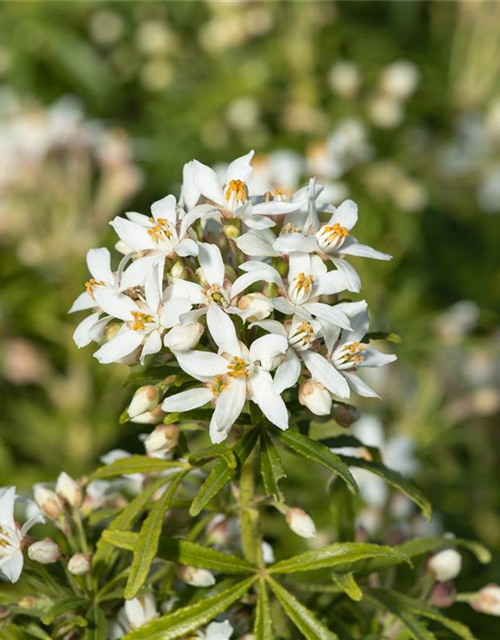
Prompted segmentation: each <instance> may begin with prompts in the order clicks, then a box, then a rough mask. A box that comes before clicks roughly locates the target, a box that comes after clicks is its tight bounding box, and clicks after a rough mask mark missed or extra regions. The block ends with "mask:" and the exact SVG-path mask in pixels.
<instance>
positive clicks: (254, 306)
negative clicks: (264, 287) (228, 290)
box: [238, 293, 273, 322]
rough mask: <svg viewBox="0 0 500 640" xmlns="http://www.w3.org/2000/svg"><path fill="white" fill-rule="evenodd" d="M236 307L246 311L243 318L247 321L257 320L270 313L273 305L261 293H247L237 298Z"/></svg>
mask: <svg viewBox="0 0 500 640" xmlns="http://www.w3.org/2000/svg"><path fill="white" fill-rule="evenodd" d="M238 309H240V311H243V312H246V315H245V320H246V321H247V322H257V321H258V320H264V318H267V317H268V316H270V315H271V312H272V311H273V305H272V304H271V303H270V302H269V298H267V297H266V296H265V295H263V294H262V293H248V294H247V295H246V296H242V297H241V298H240V299H239V302H238Z"/></svg>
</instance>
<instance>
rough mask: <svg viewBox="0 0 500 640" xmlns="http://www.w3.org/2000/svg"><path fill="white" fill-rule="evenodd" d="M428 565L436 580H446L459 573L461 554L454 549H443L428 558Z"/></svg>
mask: <svg viewBox="0 0 500 640" xmlns="http://www.w3.org/2000/svg"><path fill="white" fill-rule="evenodd" d="M428 567H429V571H430V572H431V573H432V574H433V575H434V577H435V578H436V580H437V581H438V582H448V580H453V579H454V578H456V577H457V576H458V574H459V573H460V569H461V568H462V556H461V555H460V554H459V553H458V551H455V550H454V549H445V550H444V551H440V552H439V553H436V555H435V556H432V557H431V558H430V559H429V563H428Z"/></svg>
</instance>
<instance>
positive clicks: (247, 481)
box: [240, 454, 264, 567]
mask: <svg viewBox="0 0 500 640" xmlns="http://www.w3.org/2000/svg"><path fill="white" fill-rule="evenodd" d="M254 460H255V456H254V454H251V455H250V456H249V458H248V459H247V460H246V462H245V464H244V465H243V468H242V470H241V477H240V518H241V542H242V547H243V555H244V556H245V558H246V560H248V561H249V562H252V563H253V564H256V563H258V565H259V566H260V567H263V566H264V561H263V557H262V540H261V536H260V534H259V531H258V518H259V513H258V510H257V509H256V507H255V505H253V504H252V501H253V497H254V492H255V479H254V467H255V464H254Z"/></svg>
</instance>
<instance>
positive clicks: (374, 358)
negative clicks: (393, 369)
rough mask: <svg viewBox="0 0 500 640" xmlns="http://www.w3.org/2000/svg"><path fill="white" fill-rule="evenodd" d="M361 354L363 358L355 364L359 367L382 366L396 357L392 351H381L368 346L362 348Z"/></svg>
mask: <svg viewBox="0 0 500 640" xmlns="http://www.w3.org/2000/svg"><path fill="white" fill-rule="evenodd" d="M361 355H362V356H363V360H362V361H361V362H360V363H359V364H358V365H357V366H359V367H383V366H384V365H386V364H390V363H391V362H394V361H395V360H397V359H398V358H397V356H395V355H394V354H393V353H382V351H379V350H378V349H373V348H370V347H368V348H366V349H364V350H363V352H362V354H361Z"/></svg>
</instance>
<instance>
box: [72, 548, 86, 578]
mask: <svg viewBox="0 0 500 640" xmlns="http://www.w3.org/2000/svg"><path fill="white" fill-rule="evenodd" d="M90 558H91V556H90V553H75V555H74V556H71V558H70V559H69V562H68V571H69V572H70V573H72V574H73V575H74V576H84V575H86V574H87V573H88V572H89V571H90Z"/></svg>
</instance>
